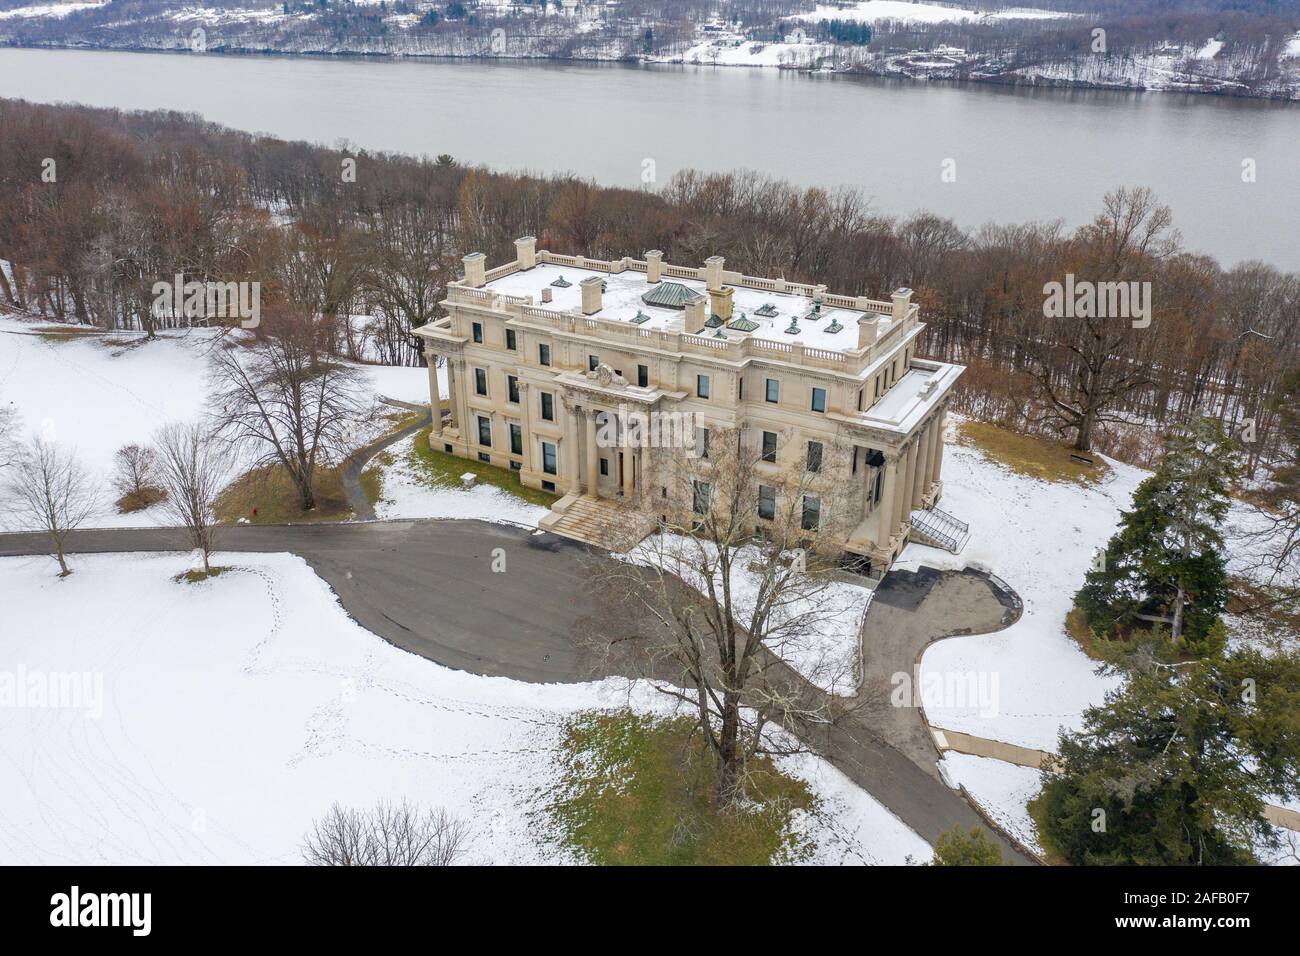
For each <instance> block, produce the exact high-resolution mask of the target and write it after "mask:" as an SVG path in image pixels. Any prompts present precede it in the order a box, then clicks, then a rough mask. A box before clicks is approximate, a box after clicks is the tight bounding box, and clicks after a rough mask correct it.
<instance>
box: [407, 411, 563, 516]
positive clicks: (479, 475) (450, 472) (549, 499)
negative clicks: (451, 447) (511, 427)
mask: <svg viewBox="0 0 1300 956" xmlns="http://www.w3.org/2000/svg"><path fill="white" fill-rule="evenodd" d="M431 431H432V429H431V428H424V429H421V430H420V431H419V432H417V433H416V436H415V442H414V444H413V445H412V446H411V452H410V454H409V455H408V456H407V459H406V460H407V464H408V465H409V466H410V467H411V470H412V471H413V472H415V474H416V475H417V476H418V477H420V478H422V479H423V480H424V481H425V482H426V483H427V484H428V485H429V486H430V487H433V488H459V487H460V486H461V484H460V476H461V475H463V474H465V472H467V471H468V472H472V473H473V474H474V476H475V478H476V479H477V480H478V483H479V484H480V485H491V486H492V487H494V488H500V489H501V490H502V491H504V492H505V493H506V494H508V495H513V496H514V497H516V498H518V499H519V500H521V501H526V502H528V503H529V504H533V505H540V506H541V507H543V508H549V507H551V505H553V504H555V501H556V499H557V498H558V497H559V496H558V495H552V494H550V493H548V492H545V491H541V490H539V489H537V488H529V487H527V486H526V485H524V483H523V482H521V481H520V480H519V475H518V474H516V473H515V472H513V471H509V470H507V469H504V468H498V467H497V466H496V465H489V464H487V463H485V462H481V461H475V460H474V459H471V458H458V457H457V456H456V455H449V454H447V453H446V452H444V451H439V450H438V449H435V448H431V447H430V446H429V434H430V432H431Z"/></svg>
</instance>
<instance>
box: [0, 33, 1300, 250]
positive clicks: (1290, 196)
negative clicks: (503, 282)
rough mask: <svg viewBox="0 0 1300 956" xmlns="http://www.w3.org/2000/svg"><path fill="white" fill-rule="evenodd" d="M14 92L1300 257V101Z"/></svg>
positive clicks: (18, 79) (551, 83)
mask: <svg viewBox="0 0 1300 956" xmlns="http://www.w3.org/2000/svg"><path fill="white" fill-rule="evenodd" d="M0 96H5V97H21V98H25V99H29V100H34V101H39V102H61V101H74V102H80V103H87V104H90V105H95V106H111V107H118V108H122V109H159V108H165V109H176V110H187V111H193V112H196V113H199V114H201V115H203V116H204V117H205V118H207V119H209V120H212V121H215V122H218V123H223V124H226V125H229V126H233V127H236V128H239V129H244V130H250V131H261V132H267V133H272V134H274V135H276V136H280V137H284V138H288V139H305V140H310V141H313V142H321V143H326V144H331V145H333V144H337V143H339V142H340V141H343V140H347V141H348V142H350V143H353V144H356V145H358V146H362V147H367V148H371V149H383V150H390V151H395V152H403V153H413V154H428V155H435V154H438V153H450V154H452V155H453V156H455V157H456V158H457V159H459V160H461V161H463V162H467V163H474V164H478V163H482V164H485V165H487V166H490V167H493V168H496V169H515V170H534V171H543V172H551V171H572V172H576V173H579V174H581V175H583V176H590V177H594V178H595V179H596V180H598V181H599V182H601V183H605V184H608V185H618V186H629V187H639V186H641V185H642V183H643V181H644V178H645V177H647V176H653V181H654V182H657V183H664V182H667V180H668V178H669V177H670V176H671V175H672V174H673V173H674V172H675V171H676V170H678V169H681V168H684V167H696V168H699V169H707V170H726V169H734V168H738V167H748V168H752V169H758V170H762V171H763V172H765V173H770V174H772V175H774V176H778V177H782V178H786V179H790V180H792V181H795V182H797V183H800V184H804V185H818V186H826V187H836V186H840V185H850V186H855V187H858V188H859V189H861V190H862V191H863V192H864V193H866V194H867V195H868V196H870V197H871V198H872V201H873V204H874V206H875V208H876V209H877V210H878V211H880V212H883V213H887V214H899V215H901V214H906V213H909V212H911V211H913V210H916V209H928V210H931V211H933V212H937V213H940V214H942V215H946V216H951V217H952V218H954V219H955V220H956V221H957V222H958V223H960V224H961V225H963V226H977V225H979V224H980V223H983V222H987V221H997V222H1012V221H1022V220H1027V219H1056V218H1061V219H1064V220H1065V221H1066V223H1067V224H1069V225H1075V224H1078V223H1080V222H1083V221H1086V220H1087V219H1088V218H1089V217H1090V216H1092V215H1093V214H1094V213H1095V212H1096V211H1097V210H1098V208H1099V206H1100V200H1101V197H1102V195H1103V194H1104V193H1105V192H1106V191H1107V190H1109V189H1111V188H1113V187H1115V186H1118V185H1121V184H1129V185H1147V186H1151V187H1152V188H1153V189H1155V191H1156V193H1157V194H1158V195H1159V197H1160V199H1161V200H1162V201H1164V202H1166V203H1168V204H1169V205H1170V206H1171V207H1172V208H1173V211H1174V216H1175V222H1176V225H1177V226H1178V228H1179V229H1180V230H1181V231H1182V233H1183V236H1184V240H1185V244H1186V246H1187V247H1188V248H1190V249H1192V250H1195V251H1198V252H1205V253H1209V254H1211V255H1214V256H1216V257H1217V258H1218V259H1219V260H1220V261H1222V262H1223V263H1225V264H1229V265H1230V264H1232V263H1235V262H1238V261H1241V260H1244V259H1262V260H1264V261H1266V262H1270V263H1273V264H1274V265H1277V266H1279V267H1281V268H1284V269H1289V270H1300V105H1295V104H1286V103H1270V102H1261V101H1257V100H1245V99H1232V98H1226V97H1215V96H1206V95H1194V94H1176V93H1130V92H1114V91H1099V90H1049V89H1040V90H1034V89H1026V88H1024V87H998V86H991V85H988V84H967V85H961V84H950V83H918V82H911V81H901V80H900V81H893V80H880V79H871V78H859V77H848V76H842V75H814V76H808V75H804V74H795V73H790V72H785V71H778V70H764V69H743V68H725V67H721V68H720V67H680V66H678V67H674V66H638V65H624V64H585V63H572V62H554V61H519V60H474V61H448V60H436V61H427V60H420V61H414V60H376V59H362V58H342V57H340V58H323V57H316V58H306V57H235V56H217V55H213V54H195V55H185V54H145V53H120V52H107V51H82V50H22V49H3V50H0ZM0 135H3V131H0ZM1247 161H1253V167H1254V170H1255V175H1254V181H1253V182H1246V181H1243V163H1246V162H1247Z"/></svg>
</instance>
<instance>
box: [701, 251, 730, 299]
mask: <svg viewBox="0 0 1300 956" xmlns="http://www.w3.org/2000/svg"><path fill="white" fill-rule="evenodd" d="M725 262H726V260H725V259H723V258H722V256H709V258H707V259H705V260H704V285H705V287H706V288H708V290H709V291H710V292H717V291H718V290H719V289H721V288H722V266H723V264H724V263H725Z"/></svg>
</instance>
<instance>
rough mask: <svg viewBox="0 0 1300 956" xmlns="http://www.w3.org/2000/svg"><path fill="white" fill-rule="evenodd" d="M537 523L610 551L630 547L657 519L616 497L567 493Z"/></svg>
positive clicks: (544, 529)
mask: <svg viewBox="0 0 1300 956" xmlns="http://www.w3.org/2000/svg"><path fill="white" fill-rule="evenodd" d="M537 527H539V528H541V529H542V530H543V531H549V532H551V533H552V534H558V535H560V536H561V537H564V538H570V539H572V540H574V541H581V542H583V543H584V544H591V545H595V546H596V547H598V548H604V549H606V550H607V551H627V550H630V549H631V548H632V547H634V546H635V545H636V544H637V543H638V542H640V541H641V539H642V538H644V537H645V536H646V535H648V534H649V533H650V532H651V531H653V530H654V527H655V519H654V515H648V514H645V513H644V512H642V511H637V510H636V509H635V508H633V507H631V506H630V505H627V504H624V503H623V502H622V501H619V500H618V499H616V498H590V497H587V496H586V495H565V496H564V497H563V498H561V499H560V500H559V501H557V502H556V503H555V504H554V505H553V506H552V507H551V510H550V511H549V512H548V513H547V514H545V515H543V516H542V519H541V520H540V521H539V522H537Z"/></svg>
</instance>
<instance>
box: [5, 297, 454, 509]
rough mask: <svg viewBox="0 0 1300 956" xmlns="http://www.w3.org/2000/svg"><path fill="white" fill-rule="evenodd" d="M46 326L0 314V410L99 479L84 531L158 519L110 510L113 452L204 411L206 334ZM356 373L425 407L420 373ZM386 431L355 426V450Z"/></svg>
mask: <svg viewBox="0 0 1300 956" xmlns="http://www.w3.org/2000/svg"><path fill="white" fill-rule="evenodd" d="M43 327H44V328H54V326H41V325H33V324H32V323H30V322H21V321H18V320H16V319H13V318H7V317H3V316H0V405H3V406H5V407H9V408H13V409H15V410H16V411H17V414H18V422H17V426H16V431H17V435H18V437H19V438H22V439H25V438H26V437H27V436H29V435H31V434H37V435H40V436H41V437H42V438H43V439H44V440H47V441H55V442H59V443H61V444H64V445H66V446H67V447H68V448H70V449H72V450H73V451H74V453H75V454H76V456H77V458H78V460H79V461H80V462H81V464H82V466H83V467H84V468H85V470H86V471H87V472H89V473H90V474H91V475H92V477H95V478H97V479H98V480H99V482H100V487H101V488H102V490H103V494H102V495H101V499H102V500H101V501H100V511H99V513H98V514H97V515H96V516H95V517H94V518H93V519H92V520H91V521H90V522H89V524H90V525H93V526H95V527H132V526H143V525H152V524H156V523H158V522H159V521H160V520H163V518H162V514H161V511H160V509H158V508H154V509H150V510H149V511H143V512H136V513H134V514H126V515H123V514H119V513H118V512H117V509H116V508H115V507H114V506H113V501H114V500H115V499H116V497H117V496H116V494H114V493H113V492H112V491H111V488H110V487H109V485H108V481H109V478H110V476H111V475H112V473H113V456H114V454H115V453H116V452H117V450H118V449H119V448H120V447H122V446H123V445H126V444H129V443H131V442H136V443H140V444H146V443H148V442H149V441H150V440H151V438H152V436H153V434H154V432H155V431H157V429H158V428H159V427H160V426H162V425H164V424H167V423H168V422H173V421H195V420H197V419H199V418H201V417H202V416H203V415H204V414H205V413H206V412H208V411H209V404H210V402H211V392H210V389H209V387H208V379H207V368H206V366H207V353H208V350H209V349H210V348H212V347H213V344H214V336H213V333H212V332H210V331H208V330H204V329H194V330H188V331H163V332H160V333H159V334H158V338H157V339H156V340H155V341H152V342H148V341H146V340H145V339H144V338H143V336H141V335H139V334H132V333H123V334H114V333H108V334H105V333H80V334H76V333H72V334H67V333H63V334H59V335H42V334H39V333H38V332H37V330H38V329H39V328H43ZM358 367H359V368H360V370H361V374H362V375H363V376H364V377H365V379H366V381H367V382H368V385H369V390H370V392H372V393H373V395H374V396H375V397H376V398H377V397H378V396H386V397H389V398H394V399H398V400H401V401H407V402H413V403H427V402H428V401H429V376H428V371H427V370H425V369H423V368H405V367H394V366H381V365H362V366H358ZM443 375H444V377H445V372H444V373H443ZM381 411H392V409H386V410H383V409H381ZM384 427H387V422H386V421H385V420H384V419H383V418H381V417H375V418H373V419H372V421H370V422H366V423H358V428H357V442H358V444H361V443H363V442H364V441H366V440H367V439H368V437H369V435H370V433H371V432H372V431H373V430H375V429H382V428H384ZM231 477H234V474H232V475H231ZM10 523H12V522H10Z"/></svg>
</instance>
